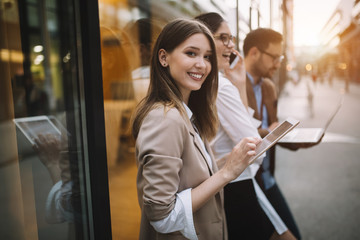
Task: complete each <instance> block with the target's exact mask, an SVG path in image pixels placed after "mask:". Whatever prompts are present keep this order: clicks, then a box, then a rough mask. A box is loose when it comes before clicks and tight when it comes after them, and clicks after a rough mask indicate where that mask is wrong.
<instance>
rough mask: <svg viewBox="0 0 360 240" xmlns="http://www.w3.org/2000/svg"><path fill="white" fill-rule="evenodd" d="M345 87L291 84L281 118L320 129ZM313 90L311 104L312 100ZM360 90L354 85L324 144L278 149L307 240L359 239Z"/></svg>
mask: <svg viewBox="0 0 360 240" xmlns="http://www.w3.org/2000/svg"><path fill="white" fill-rule="evenodd" d="M344 87H345V83H344V82H343V81H340V80H339V79H334V82H333V86H332V87H331V86H329V84H328V83H327V82H324V83H322V84H321V83H319V82H317V83H316V84H312V82H311V80H310V78H308V77H305V76H304V77H303V79H302V81H301V82H300V83H299V84H297V85H294V84H293V83H291V82H288V83H287V84H286V86H285V88H284V90H283V92H282V93H281V95H280V96H279V103H278V108H279V112H278V116H279V119H280V120H283V119H285V118H286V117H288V116H292V117H294V118H297V119H299V120H300V125H299V127H322V126H323V124H325V121H326V119H327V118H328V116H329V115H330V114H331V112H332V111H333V109H334V108H335V104H336V103H337V101H338V99H339V95H340V93H341V92H343V89H344ZM309 90H311V91H312V101H310V100H311V98H309V95H311V92H310V94H309ZM359 102H360V86H359V85H358V84H350V87H349V92H348V93H345V95H344V103H343V106H342V108H341V109H340V111H339V112H338V114H337V115H336V116H335V118H334V119H333V121H332V122H331V124H330V126H329V128H328V131H327V132H326V134H325V136H324V138H323V140H322V142H321V143H320V144H319V145H316V146H314V147H311V148H308V149H300V150H298V151H290V150H287V149H284V148H281V147H278V146H277V147H276V172H275V177H276V179H277V182H278V185H279V186H280V188H281V190H282V191H283V193H284V195H285V197H286V199H287V201H288V203H289V206H290V208H291V210H292V212H293V215H294V217H295V219H296V221H297V224H298V227H299V229H300V232H301V235H302V237H303V238H302V239H304V240H322V239H324V240H338V239H339V240H340V239H341V240H353V239H359V236H360V228H359V227H358V223H359V222H360V200H359V199H360V174H359V170H360V160H359V156H360V124H359V116H360V104H359Z"/></svg>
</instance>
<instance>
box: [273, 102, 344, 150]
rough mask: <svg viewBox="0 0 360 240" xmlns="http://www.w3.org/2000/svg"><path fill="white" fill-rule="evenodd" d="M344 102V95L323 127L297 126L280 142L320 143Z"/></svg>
mask: <svg viewBox="0 0 360 240" xmlns="http://www.w3.org/2000/svg"><path fill="white" fill-rule="evenodd" d="M342 104H343V96H341V97H340V100H339V101H338V103H337V105H336V106H335V109H334V110H333V112H332V113H331V115H330V116H329V118H328V119H327V121H326V123H325V125H324V127H322V128H296V129H294V130H292V131H291V132H289V133H288V134H287V135H286V136H285V137H283V138H282V139H281V140H280V141H279V143H284V144H305V145H306V144H310V145H311V144H316V143H319V142H320V141H321V139H322V137H323V136H324V135H325V132H326V130H327V128H328V127H329V125H330V123H331V122H332V120H333V119H334V117H335V115H336V114H337V113H338V112H339V110H340V108H341V106H342Z"/></svg>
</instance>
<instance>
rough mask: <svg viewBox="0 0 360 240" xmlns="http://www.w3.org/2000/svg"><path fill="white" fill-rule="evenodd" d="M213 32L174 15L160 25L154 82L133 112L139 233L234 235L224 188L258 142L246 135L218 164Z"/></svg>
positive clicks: (148, 236)
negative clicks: (228, 223)
mask: <svg viewBox="0 0 360 240" xmlns="http://www.w3.org/2000/svg"><path fill="white" fill-rule="evenodd" d="M215 51H216V50H215V44H214V40H213V37H212V34H211V32H210V31H209V30H208V29H207V28H206V27H205V26H204V25H203V24H201V23H199V22H198V21H192V20H183V19H179V20H174V21H172V22H170V23H169V24H167V25H166V26H165V27H164V29H163V30H162V32H161V33H160V35H159V37H158V39H157V41H156V44H155V46H154V49H153V54H152V58H151V63H150V64H151V73H150V86H149V90H148V93H147V96H146V97H145V98H144V99H143V100H142V101H141V102H140V104H139V105H138V107H137V110H136V112H135V115H134V119H133V125H132V130H133V136H134V138H135V139H136V158H137V164H138V175H137V190H138V200H139V204H140V207H141V226H140V237H139V238H140V239H151V240H153V239H206V240H211V239H214V240H218V239H227V232H226V224H225V222H226V221H225V216H224V210H223V196H222V188H223V187H224V186H225V185H226V184H227V183H229V182H230V181H232V180H233V179H234V178H236V176H238V175H239V174H240V173H241V172H242V171H243V170H244V169H245V168H246V167H247V166H248V165H249V161H250V160H249V159H250V158H251V156H253V155H254V149H255V147H256V144H257V143H258V141H259V140H258V139H256V138H252V137H251V138H246V139H244V140H242V141H241V142H239V143H238V144H237V145H236V146H235V147H234V148H233V149H232V151H231V152H230V153H229V154H227V155H226V156H225V158H226V161H225V162H226V163H225V165H224V166H223V167H222V168H221V169H220V170H218V168H217V165H216V163H215V161H214V158H213V157H212V153H211V149H210V148H209V145H208V143H207V139H210V138H212V137H213V136H214V135H215V133H216V126H217V114H216V107H215V98H216V92H217V87H218V78H217V71H218V70H217V59H216V53H215Z"/></svg>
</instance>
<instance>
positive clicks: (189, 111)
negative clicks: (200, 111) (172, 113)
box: [183, 102, 193, 121]
mask: <svg viewBox="0 0 360 240" xmlns="http://www.w3.org/2000/svg"><path fill="white" fill-rule="evenodd" d="M183 105H184V108H185V111H186V114H187V115H188V118H189V119H190V121H191V118H192V115H193V113H192V111H191V110H190V108H189V107H188V106H187V105H186V103H184V102H183Z"/></svg>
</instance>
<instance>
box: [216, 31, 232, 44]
mask: <svg viewBox="0 0 360 240" xmlns="http://www.w3.org/2000/svg"><path fill="white" fill-rule="evenodd" d="M214 38H216V39H220V40H221V41H222V42H223V44H224V45H225V46H229V44H230V40H231V41H232V42H233V43H235V41H236V37H235V36H233V35H229V34H227V33H221V34H219V35H214Z"/></svg>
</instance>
